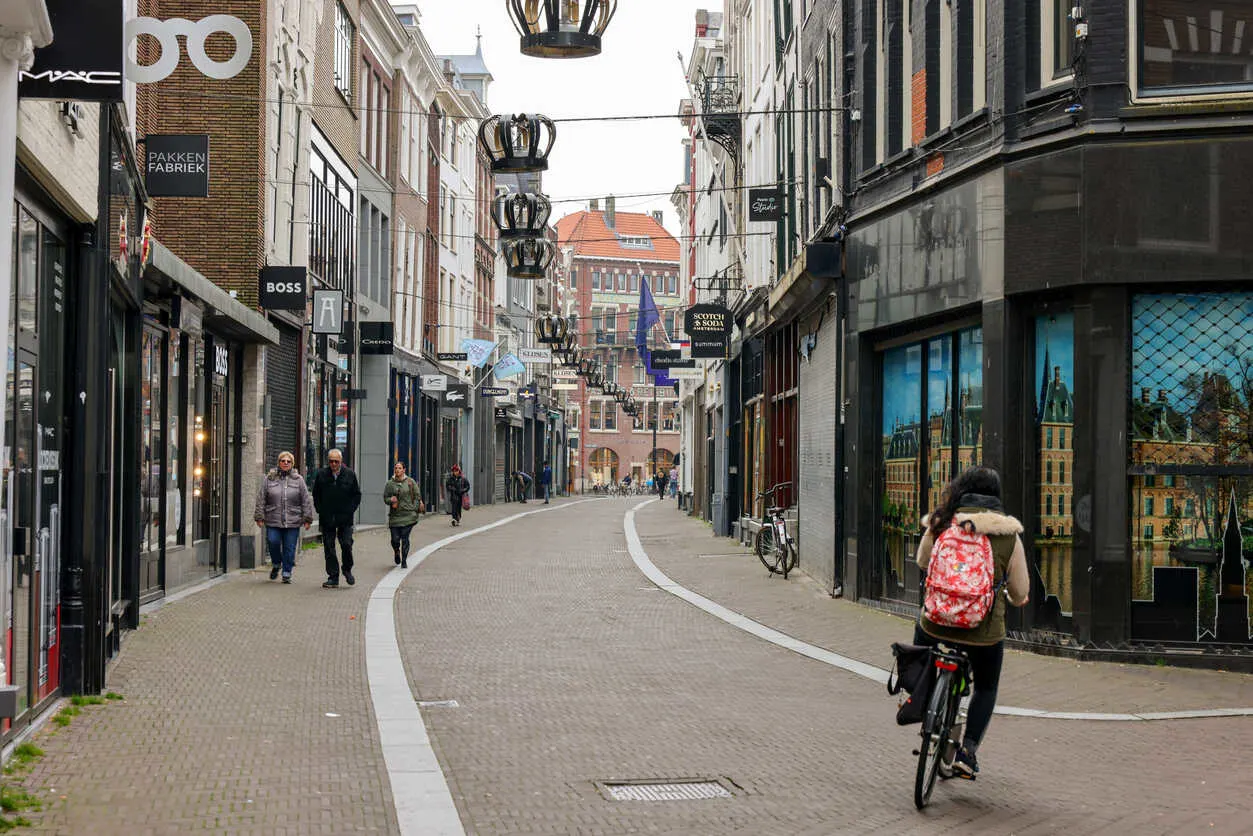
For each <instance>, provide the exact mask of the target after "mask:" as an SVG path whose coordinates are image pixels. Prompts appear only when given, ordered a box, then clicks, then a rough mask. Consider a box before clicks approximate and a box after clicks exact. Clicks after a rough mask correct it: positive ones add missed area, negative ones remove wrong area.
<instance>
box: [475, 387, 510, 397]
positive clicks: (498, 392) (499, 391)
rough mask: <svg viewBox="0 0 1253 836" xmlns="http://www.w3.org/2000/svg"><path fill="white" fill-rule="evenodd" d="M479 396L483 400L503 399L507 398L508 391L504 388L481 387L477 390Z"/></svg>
mask: <svg viewBox="0 0 1253 836" xmlns="http://www.w3.org/2000/svg"><path fill="white" fill-rule="evenodd" d="M479 394H480V395H482V396H483V397H485V398H503V397H506V396H508V394H509V390H508V389H506V388H505V387H504V386H483V387H481V388H480V389H479Z"/></svg>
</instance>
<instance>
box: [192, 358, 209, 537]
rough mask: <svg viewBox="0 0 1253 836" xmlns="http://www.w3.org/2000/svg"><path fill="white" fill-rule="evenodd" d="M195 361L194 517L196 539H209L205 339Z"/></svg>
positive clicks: (193, 371)
mask: <svg viewBox="0 0 1253 836" xmlns="http://www.w3.org/2000/svg"><path fill="white" fill-rule="evenodd" d="M195 346H196V347H195V354H194V357H195V360H194V363H193V367H192V380H194V381H195V391H196V395H195V400H194V403H195V410H194V411H195V414H194V415H193V416H192V427H191V432H192V436H191V441H192V446H191V455H192V462H193V464H192V489H191V518H192V524H193V526H194V530H193V532H192V539H193V540H207V539H209V462H208V461H207V460H206V457H207V454H208V449H209V447H208V444H207V442H208V438H209V436H208V429H207V424H208V420H207V418H206V417H205V416H206V415H207V414H208V410H209V393H208V384H207V382H206V380H205V344H204V340H196V343H195Z"/></svg>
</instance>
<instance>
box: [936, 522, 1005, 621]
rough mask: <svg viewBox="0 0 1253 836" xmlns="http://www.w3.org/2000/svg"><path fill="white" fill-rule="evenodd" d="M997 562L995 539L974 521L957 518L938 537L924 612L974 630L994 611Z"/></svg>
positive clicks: (998, 587) (937, 619) (937, 618)
mask: <svg viewBox="0 0 1253 836" xmlns="http://www.w3.org/2000/svg"><path fill="white" fill-rule="evenodd" d="M995 572H996V562H995V560H994V559H993V557H992V541H991V540H989V539H988V537H987V535H986V534H980V533H979V532H978V531H975V528H974V525H973V524H971V523H969V522H966V523H958V522H956V521H954V522H953V524H952V525H950V526H949V527H948V528H947V529H946V530H945V531H944V532H942V533H941V534H940V536H939V537H938V538H937V539H936V541H935V546H934V547H933V548H932V549H931V562H930V564H929V565H928V566H927V592H926V598H925V599H924V600H923V605H922V612H923V615H925V616H926V618H927V620H928V621H930V622H931V623H932V624H936V625H939V626H942V627H956V628H959V629H966V630H973V629H974V628H975V627H978V626H979V625H980V624H982V623H983V619H985V618H987V615H988V613H989V612H991V611H992V605H993V602H994V601H995V600H996V593H997V591H998V590H999V589H1000V587H1001V586H1004V581H1002V582H1001V584H999V585H998V586H996V587H995V588H994V587H993V584H992V578H993V575H994V574H995Z"/></svg>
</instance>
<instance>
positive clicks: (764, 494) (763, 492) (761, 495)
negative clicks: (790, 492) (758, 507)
mask: <svg viewBox="0 0 1253 836" xmlns="http://www.w3.org/2000/svg"><path fill="white" fill-rule="evenodd" d="M791 484H792V483H791V482H780V483H779V484H777V485H775V486H774V487H772V488H767V489H766V490H764V491H761V492H760V493H758V494H757V498H758V499H761V498H762V497H763V496H769V495H770V494H772V493H774V492H775V491H777V490H778V489H779V488H783V487H787V486H788V485H791Z"/></svg>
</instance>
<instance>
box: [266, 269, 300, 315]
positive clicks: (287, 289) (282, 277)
mask: <svg viewBox="0 0 1253 836" xmlns="http://www.w3.org/2000/svg"><path fill="white" fill-rule="evenodd" d="M308 284H309V282H308V274H307V272H306V270H305V268H304V267H265V268H263V269H262V270H261V275H260V281H259V282H258V287H257V291H258V292H257V297H258V301H260V303H261V307H263V308H266V309H267V310H271V311H302V312H303V311H304V309H305V302H306V299H307V291H306V288H307V287H308Z"/></svg>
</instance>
